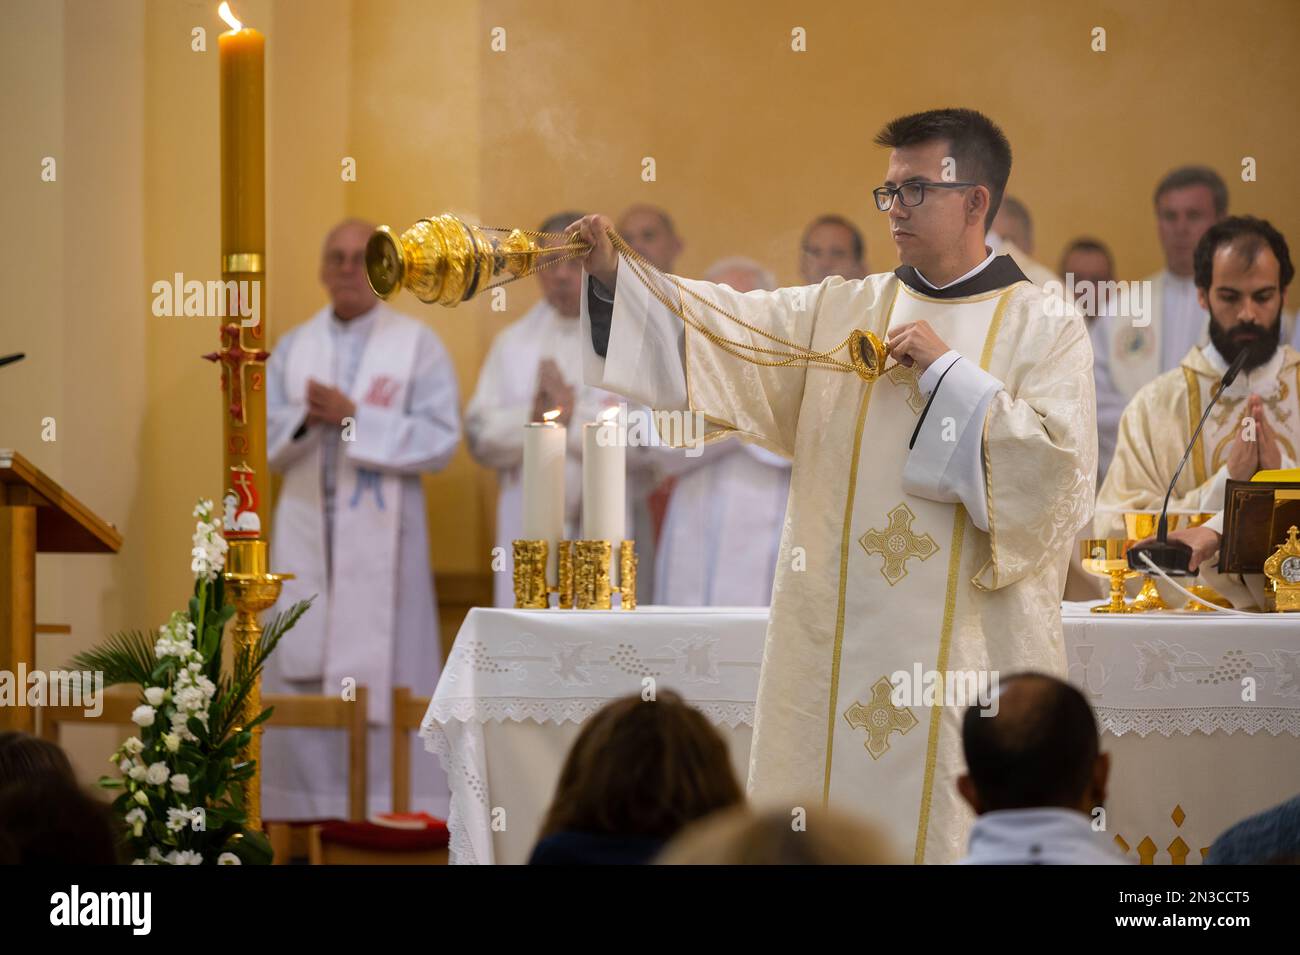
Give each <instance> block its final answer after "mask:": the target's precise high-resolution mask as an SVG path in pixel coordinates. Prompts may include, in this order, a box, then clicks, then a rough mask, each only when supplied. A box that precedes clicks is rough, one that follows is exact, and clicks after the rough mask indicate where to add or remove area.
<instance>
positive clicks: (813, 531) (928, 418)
mask: <svg viewBox="0 0 1300 955" xmlns="http://www.w3.org/2000/svg"><path fill="white" fill-rule="evenodd" d="M915 279H916V273H915V272H914V270H910V269H900V270H899V273H898V275H890V274H884V275H872V276H868V277H867V278H865V279H861V280H849V281H846V280H844V279H841V278H838V277H834V278H829V279H827V280H826V281H824V282H822V283H821V284H820V285H817V286H809V287H806V288H801V289H779V290H777V291H774V292H767V291H755V292H749V293H745V294H743V295H742V294H739V293H736V292H734V291H732V290H731V289H730V288H727V287H725V286H717V285H711V284H708V283H704V282H695V281H686V280H680V281H682V282H683V284H684V285H685V286H686V287H687V288H688V289H690V290H691V291H693V292H694V293H696V294H698V295H700V296H701V297H702V298H705V299H707V300H709V301H712V302H714V303H716V304H718V305H720V306H721V307H723V308H725V309H726V310H728V311H729V312H731V314H733V315H735V316H736V317H738V318H740V319H742V320H743V321H745V322H747V323H749V324H751V325H753V326H755V327H758V328H762V329H764V330H765V331H768V332H769V333H771V334H775V335H778V336H781V337H782V338H785V339H787V340H789V341H792V342H795V343H797V344H799V345H801V346H805V347H809V348H812V349H815V350H817V351H824V350H829V349H832V348H834V347H835V346H836V345H837V344H838V343H840V342H841V341H843V340H844V339H845V337H846V336H847V335H848V334H849V332H850V331H851V330H852V329H854V328H858V329H862V330H864V331H873V332H875V333H876V334H877V335H879V336H880V337H881V338H882V339H883V338H884V337H885V334H886V332H887V330H888V329H889V328H890V327H893V326H896V325H901V324H903V323H906V322H911V321H916V320H918V319H924V320H926V321H927V322H929V323H930V324H931V325H932V326H933V327H934V329H935V331H936V332H937V334H938V335H939V337H940V338H942V339H943V341H944V342H945V343H947V344H948V346H949V347H950V348H951V349H953V350H954V351H955V352H956V353H957V355H958V356H959V357H958V358H957V360H956V361H955V362H952V363H951V365H950V367H949V368H948V369H947V370H946V372H945V375H946V376H947V380H941V381H940V383H939V385H938V387H937V388H935V389H934V391H933V399H934V400H933V402H932V403H931V405H930V407H929V409H928V411H926V413H925V418H924V420H923V421H922V422H921V427H920V428H919V429H918V419H919V418H920V416H921V413H922V411H923V410H925V408H926V401H927V396H926V395H925V394H923V393H922V392H921V389H920V387H919V383H918V379H917V376H916V375H915V374H914V373H913V372H912V371H911V370H908V369H903V368H894V369H891V371H889V372H887V373H886V374H885V375H884V376H883V377H882V378H880V379H878V380H877V381H875V382H874V383H868V382H866V381H864V380H863V379H861V378H860V377H858V376H857V375H856V374H853V373H844V372H838V371H835V370H831V369H827V368H821V367H812V368H800V367H798V366H792V367H759V366H756V365H753V364H750V363H746V362H744V361H742V360H741V359H739V358H737V357H735V356H734V355H731V354H728V353H727V352H726V351H724V350H722V349H721V348H719V347H717V345H716V344H714V343H712V342H710V341H709V340H707V339H706V338H705V337H704V336H703V335H701V334H700V333H699V332H697V331H696V330H694V329H685V331H684V332H683V328H684V326H683V324H682V323H681V321H680V320H679V319H678V318H677V317H675V316H673V315H672V314H671V313H669V312H668V311H667V309H665V308H664V307H663V306H662V305H659V304H658V303H657V302H656V301H655V300H654V299H653V298H652V297H651V296H650V294H649V293H648V292H647V291H646V290H645V288H644V286H642V285H641V284H640V283H639V282H638V280H637V279H636V277H635V275H633V274H632V273H631V271H630V270H629V269H628V268H627V267H626V266H625V263H623V262H620V265H619V273H618V283H617V288H616V294H615V298H614V303H613V309H612V321H611V322H610V328H609V336H608V342H607V345H606V349H605V354H604V357H603V359H602V358H601V357H600V355H599V354H598V349H599V347H600V346H599V339H600V334H599V327H598V328H597V331H598V334H597V335H596V336H595V337H594V339H593V343H594V344H593V348H592V350H591V351H590V352H589V354H588V366H587V375H588V381H589V382H591V383H593V384H599V385H601V386H602V387H606V388H610V389H612V390H616V391H620V392H623V393H625V394H628V395H630V396H631V397H634V398H636V399H637V400H640V401H643V402H644V403H646V404H650V405H652V406H653V407H656V408H666V409H673V408H687V409H690V410H694V411H698V412H699V413H701V414H702V415H704V416H705V418H706V419H707V420H708V422H709V423H710V426H711V427H712V428H713V429H714V431H715V433H718V434H724V433H728V432H735V433H738V434H739V435H740V436H741V437H742V438H744V439H746V440H749V441H753V442H755V443H757V444H759V445H761V446H764V447H767V448H769V449H770V450H772V451H775V452H776V453H778V454H783V455H785V456H787V457H792V458H793V462H794V464H793V470H792V474H791V489H790V497H789V502H788V509H787V518H786V524H785V529H784V533H783V536H782V540H781V553H780V558H779V560H778V563H777V570H776V579H775V584H774V588H773V597H772V613H771V620H770V623H769V627H768V635H767V642H766V645H765V648H764V657H763V669H762V674H761V677H760V680H759V692H758V701H757V711H756V714H755V725H754V738H753V748H752V751H751V761H750V769H749V791H750V795H751V798H752V799H753V800H754V801H755V802H756V803H759V804H762V805H776V806H781V807H783V808H793V807H796V806H807V805H809V803H810V801H811V802H812V803H827V804H832V805H837V806H840V807H842V808H845V809H848V810H850V811H854V812H856V813H859V814H861V815H864V816H866V817H867V818H869V819H873V820H876V821H877V822H878V823H880V824H882V825H883V826H885V827H886V828H887V830H888V832H889V833H890V834H891V836H892V838H893V841H894V843H895V848H896V849H897V850H898V851H899V852H900V853H902V854H903V856H904V857H905V858H907V859H914V860H915V861H917V862H937V863H946V862H952V861H955V860H956V859H957V858H959V857H960V856H961V855H962V854H963V852H964V849H965V845H964V842H965V835H966V831H967V829H968V827H969V824H970V820H971V815H970V813H969V810H968V809H967V808H966V807H965V805H964V803H963V802H962V800H961V798H960V796H959V795H958V793H957V790H956V779H957V776H958V775H960V773H961V772H962V770H963V759H962V754H961V738H960V726H961V719H962V715H963V713H964V707H962V706H944V705H941V704H942V702H943V698H942V697H943V694H942V690H940V696H939V699H938V700H937V701H936V700H935V699H934V698H933V697H930V698H922V697H921V696H920V693H921V688H920V687H918V688H917V694H918V695H917V697H916V698H908V699H905V700H902V701H901V704H902V705H896V703H895V701H894V700H891V693H890V691H891V682H890V681H891V677H892V676H893V675H894V674H896V673H898V672H900V671H901V672H904V673H907V674H908V676H909V677H911V676H912V675H913V674H914V673H915V672H916V671H918V670H919V671H923V673H924V674H936V673H939V674H941V673H943V672H945V671H946V672H955V671H962V670H966V671H981V672H982V671H987V670H989V669H992V670H995V671H997V672H998V673H1000V674H1002V675H1007V674H1010V673H1012V672H1014V671H1019V670H1026V669H1033V670H1040V671H1045V672H1049V673H1055V674H1058V675H1064V673H1065V656H1064V649H1063V644H1062V638H1061V623H1060V611H1059V601H1060V597H1061V590H1062V587H1063V582H1064V577H1063V574H1064V569H1065V563H1066V561H1067V559H1068V556H1069V551H1070V547H1071V545H1072V542H1073V540H1074V535H1075V533H1076V531H1077V530H1078V529H1079V528H1080V527H1082V526H1083V525H1084V523H1085V522H1086V521H1087V520H1088V519H1089V517H1090V516H1091V506H1092V498H1093V482H1094V474H1095V457H1096V432H1095V424H1094V404H1093V401H1094V399H1093V390H1092V373H1091V370H1092V352H1091V347H1090V345H1089V341H1088V333H1087V331H1086V329H1085V327H1084V324H1083V321H1082V320H1081V319H1080V318H1079V317H1078V316H1077V315H1076V314H1075V313H1074V312H1073V311H1071V310H1065V314H1061V312H1062V311H1063V310H1062V309H1060V308H1046V307H1045V303H1046V301H1047V298H1046V296H1045V294H1044V293H1043V291H1042V290H1040V289H1036V288H1034V287H1033V286H1032V285H1031V284H1030V283H1029V282H1028V281H1026V280H1025V279H1024V276H1023V274H1022V273H1020V271H1019V269H1017V268H1016V267H1015V266H1014V264H1013V263H1012V262H1011V260H1010V259H1009V258H1006V257H999V258H997V259H996V260H994V262H993V264H992V265H990V266H989V267H988V269H987V270H986V271H985V272H983V273H981V274H979V275H977V276H976V277H975V278H973V279H970V280H964V281H962V282H959V283H957V285H955V286H951V287H949V288H947V289H944V290H941V291H934V290H928V291H926V292H922V291H919V290H918V289H921V288H924V284H923V283H921V282H917V281H916V280H915ZM967 292H969V294H967ZM686 301H688V302H690V301H691V299H690V298H687V299H686ZM591 307H592V306H591V304H590V302H589V300H587V299H586V297H584V322H587V323H588V324H589V326H590V323H591V322H592V317H591V314H589V310H590V308H591ZM688 307H689V306H688ZM690 311H691V312H692V315H693V317H694V318H695V319H696V320H697V321H700V322H702V323H704V324H706V325H707V327H709V328H710V329H711V330H712V331H714V332H716V333H718V334H719V335H722V336H724V337H727V338H730V339H734V340H742V341H749V342H752V343H753V344H756V345H760V346H764V347H767V346H770V345H771V343H770V342H769V341H767V340H766V339H763V338H761V337H759V336H756V335H753V333H751V332H748V331H746V330H745V329H744V328H743V327H742V326H740V325H739V324H737V323H734V322H731V321H728V320H727V319H726V318H724V317H722V316H719V315H718V314H716V313H715V312H713V311H712V310H706V309H704V308H702V307H699V306H695V307H692V308H690ZM597 326H599V322H597ZM842 354H843V353H842V352H841V355H842ZM936 364H938V363H936ZM923 377H929V376H928V373H927V376H923ZM935 377H937V376H935ZM963 382H964V383H963ZM963 396H965V397H966V400H965V401H964V402H963V400H962V399H963ZM914 431H915V432H916V440H915V444H914V446H913V447H912V449H911V450H909V442H910V441H911V440H912V437H913V433H914ZM967 455H968V457H967ZM970 472H974V474H973V476H972V474H971V473H970ZM982 527H983V528H987V529H981V528H982Z"/></svg>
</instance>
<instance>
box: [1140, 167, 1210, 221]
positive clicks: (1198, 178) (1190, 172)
mask: <svg viewBox="0 0 1300 955" xmlns="http://www.w3.org/2000/svg"><path fill="white" fill-rule="evenodd" d="M1189 186H1204V187H1205V188H1207V189H1209V190H1210V195H1212V196H1213V197H1214V214H1215V215H1216V216H1224V215H1227V213H1228V187H1227V186H1225V185H1224V184H1223V179H1222V178H1220V176H1219V174H1218V173H1217V172H1215V171H1214V170H1213V169H1211V168H1210V167H1209V166H1180V167H1179V168H1177V169H1175V170H1173V171H1172V172H1170V173H1167V174H1166V175H1165V178H1163V179H1161V180H1160V182H1159V183H1158V184H1157V185H1156V194H1155V199H1154V200H1153V201H1154V204H1155V205H1157V206H1159V205H1160V197H1161V196H1163V195H1164V194H1165V193H1166V192H1173V191H1174V190H1175V189H1186V188H1188V187H1189Z"/></svg>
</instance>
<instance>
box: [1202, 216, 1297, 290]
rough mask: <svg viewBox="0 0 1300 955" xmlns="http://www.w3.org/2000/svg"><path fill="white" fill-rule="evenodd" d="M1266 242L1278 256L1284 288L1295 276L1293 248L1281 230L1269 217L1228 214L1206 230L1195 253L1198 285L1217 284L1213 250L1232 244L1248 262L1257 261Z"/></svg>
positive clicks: (1280, 278) (1206, 288)
mask: <svg viewBox="0 0 1300 955" xmlns="http://www.w3.org/2000/svg"><path fill="white" fill-rule="evenodd" d="M1265 244H1267V245H1268V247H1269V248H1271V249H1272V250H1273V255H1274V256H1276V257H1277V264H1278V290H1279V291H1281V290H1282V289H1285V288H1286V287H1287V286H1288V285H1290V284H1291V280H1292V279H1293V278H1295V266H1293V265H1292V264H1291V250H1290V249H1288V248H1287V244H1286V239H1285V238H1283V236H1282V233H1281V232H1278V231H1277V229H1274V228H1273V226H1272V225H1271V224H1270V223H1269V222H1268V221H1267V220H1265V219H1256V218H1255V217H1254V216H1228V218H1226V219H1221V220H1219V221H1218V222H1216V223H1215V224H1214V225H1212V226H1210V227H1209V228H1208V229H1206V230H1205V235H1203V236H1201V241H1200V242H1198V243H1196V251H1195V252H1193V253H1192V275H1193V277H1194V280H1195V282H1196V287H1197V288H1199V289H1204V290H1205V291H1207V292H1208V291H1209V290H1210V286H1211V285H1213V284H1214V253H1216V252H1218V251H1219V247H1220V246H1224V245H1232V246H1233V247H1234V248H1235V249H1236V251H1237V252H1238V253H1239V254H1240V255H1241V256H1242V258H1244V259H1245V260H1246V261H1247V262H1254V261H1255V259H1256V257H1257V256H1258V255H1259V253H1260V252H1261V251H1262V250H1263V248H1264V246H1265Z"/></svg>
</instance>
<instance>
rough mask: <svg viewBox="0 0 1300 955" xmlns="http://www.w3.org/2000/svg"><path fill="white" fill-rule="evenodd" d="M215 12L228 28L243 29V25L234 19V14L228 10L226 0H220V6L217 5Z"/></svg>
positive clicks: (228, 6)
mask: <svg viewBox="0 0 1300 955" xmlns="http://www.w3.org/2000/svg"><path fill="white" fill-rule="evenodd" d="M217 13H218V15H219V16H220V17H221V19H223V20H225V21H226V23H227V24H229V26H230V29H232V30H234V31H236V32H238V31H240V30H242V29H244V25H243V24H242V23H240V22H239V21H238V20H236V19H235V15H234V14H233V13H231V12H230V4H229V3H227V2H226V0H221V6H219V7H217Z"/></svg>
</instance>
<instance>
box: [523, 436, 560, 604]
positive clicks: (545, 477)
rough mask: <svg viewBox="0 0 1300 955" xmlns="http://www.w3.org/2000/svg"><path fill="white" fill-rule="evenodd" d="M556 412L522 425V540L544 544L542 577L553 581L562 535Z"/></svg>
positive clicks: (558, 441) (554, 579)
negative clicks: (544, 572)
mask: <svg viewBox="0 0 1300 955" xmlns="http://www.w3.org/2000/svg"><path fill="white" fill-rule="evenodd" d="M559 414H560V413H559V412H558V411H548V412H546V414H545V415H543V416H542V417H544V418H545V419H546V420H545V421H540V422H539V421H535V422H532V423H531V424H528V425H526V426H525V427H524V530H523V534H524V537H523V539H524V540H544V541H546V543H547V552H546V580H547V582H548V583H555V582H556V572H555V565H556V560H557V556H558V553H559V547H560V541H561V540H562V539H563V538H564V459H565V446H564V442H565V433H564V427H563V425H560V424H557V423H556V422H555V421H554V420H553V419H554V418H556V417H558V416H559Z"/></svg>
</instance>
